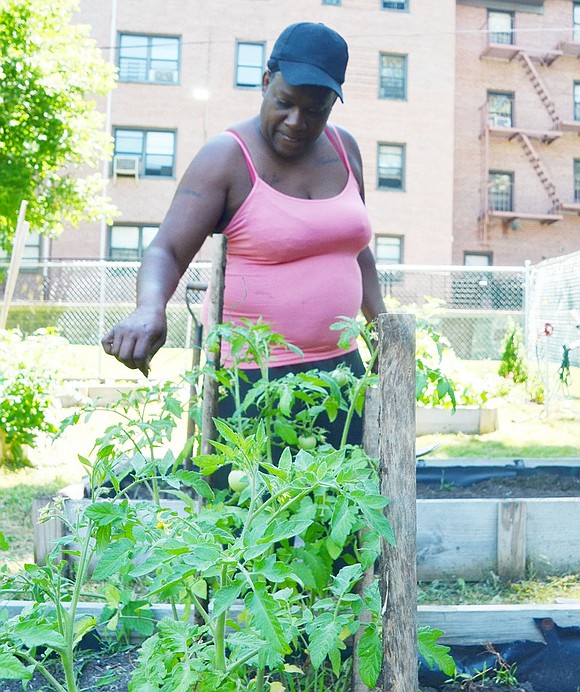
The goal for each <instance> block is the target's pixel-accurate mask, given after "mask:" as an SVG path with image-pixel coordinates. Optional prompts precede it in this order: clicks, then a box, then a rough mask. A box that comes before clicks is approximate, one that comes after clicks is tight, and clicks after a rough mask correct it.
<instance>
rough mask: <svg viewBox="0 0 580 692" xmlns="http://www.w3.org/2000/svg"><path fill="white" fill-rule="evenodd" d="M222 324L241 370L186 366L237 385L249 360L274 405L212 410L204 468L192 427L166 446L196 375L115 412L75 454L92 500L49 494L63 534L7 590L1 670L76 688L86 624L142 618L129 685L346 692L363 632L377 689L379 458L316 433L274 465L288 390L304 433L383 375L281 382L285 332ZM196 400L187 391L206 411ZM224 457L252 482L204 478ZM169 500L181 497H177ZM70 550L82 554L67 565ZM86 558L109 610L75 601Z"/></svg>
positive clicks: (366, 672) (253, 396) (125, 626)
mask: <svg viewBox="0 0 580 692" xmlns="http://www.w3.org/2000/svg"><path fill="white" fill-rule="evenodd" d="M352 328H353V329H355V327H354V326H353V327H352ZM356 329H357V330H359V329H360V328H359V327H356ZM220 330H221V331H220ZM220 330H218V333H221V334H222V335H223V334H224V333H226V332H228V338H229V339H230V343H232V345H233V348H232V353H233V354H234V361H235V362H234V366H233V367H232V368H229V369H228V371H227V372H226V371H218V372H215V371H213V369H212V368H211V366H209V365H208V366H207V368H206V369H205V370H199V371H196V372H193V373H190V374H189V375H188V378H187V379H188V381H189V384H190V385H197V383H198V382H199V381H200V379H201V376H202V374H205V375H209V376H213V377H216V378H217V379H218V381H219V382H221V383H222V385H223V386H227V387H229V388H230V389H231V391H233V393H234V394H236V392H238V393H239V389H238V385H237V384H236V383H235V381H234V380H232V379H231V372H237V373H238V375H239V376H241V373H240V368H239V365H240V361H241V360H242V359H245V358H247V357H256V358H257V359H258V362H259V364H260V366H261V369H262V373H263V375H264V377H263V380H262V381H260V382H259V383H258V384H257V386H256V391H253V390H250V400H251V401H252V402H254V403H256V402H257V403H258V405H259V406H260V407H261V410H262V411H264V412H266V415H265V417H262V416H261V415H260V416H254V418H253V419H251V420H250V416H247V417H246V416H244V415H242V414H243V412H244V407H245V406H246V403H248V404H249V402H246V401H245V399H244V401H243V402H241V401H240V402H239V409H240V415H236V416H234V418H233V419H232V420H231V421H229V422H226V421H222V420H216V421H215V423H216V427H217V430H218V433H219V439H218V440H216V441H214V442H213V446H214V452H213V453H212V454H207V455H200V454H198V455H195V456H194V458H193V462H194V463H195V470H194V469H192V468H191V467H190V466H191V465H190V464H189V461H188V460H189V458H190V456H191V453H192V449H195V448H196V446H197V443H198V440H197V439H195V440H191V441H190V442H188V444H187V445H186V447H185V448H184V449H183V450H182V451H181V452H180V453H179V454H175V453H174V452H173V451H172V449H171V445H170V442H171V439H172V435H173V432H174V430H175V428H176V425H177V421H178V420H179V419H180V418H181V417H182V416H183V414H184V411H185V401H184V397H183V396H182V395H183V393H184V389H187V390H189V389H190V388H184V387H183V383H178V384H169V383H164V384H159V385H151V386H149V387H144V388H141V389H139V390H138V391H137V392H134V393H131V394H126V395H123V396H122V397H121V398H120V399H119V401H118V402H116V404H114V405H113V406H112V407H107V408H110V409H111V411H114V412H115V413H116V414H117V416H118V422H114V423H113V424H112V425H110V426H109V427H108V428H107V429H106V430H105V432H104V433H103V434H102V435H101V436H100V437H99V438H98V439H97V440H96V442H95V446H94V449H93V451H92V453H91V454H90V455H89V457H88V458H84V457H80V461H81V463H82V464H83V466H84V468H85V469H86V471H87V474H88V478H89V484H90V488H91V500H90V502H89V503H88V505H87V506H84V507H83V506H82V505H77V506H76V507H74V509H73V511H72V513H71V511H70V509H69V510H68V511H65V508H64V505H63V503H62V501H60V500H59V499H58V498H57V499H56V500H55V503H54V505H53V507H52V508H51V509H50V510H48V514H47V515H46V517H48V516H54V517H58V518H59V520H60V521H62V522H64V524H65V525H66V527H67V532H68V535H67V536H65V537H64V538H63V539H61V540H60V541H59V543H58V545H56V546H55V548H54V550H53V551H52V553H51V554H50V556H49V558H48V562H47V565H46V566H44V567H40V566H36V565H26V566H25V568H24V571H23V572H22V573H21V574H19V575H16V576H14V577H11V578H8V579H6V580H5V582H4V585H3V588H2V589H0V595H2V596H4V597H6V596H7V594H8V593H10V595H11V596H12V597H15V596H16V597H18V598H25V599H28V600H30V601H31V605H30V606H29V607H28V608H27V609H26V610H25V611H23V612H22V613H21V614H19V615H17V616H16V617H14V618H11V619H10V620H8V621H6V622H4V623H3V625H2V627H0V656H4V657H6V662H7V665H6V666H5V670H6V671H7V674H9V675H12V676H14V677H17V678H19V679H22V680H26V679H27V678H28V677H30V675H31V673H32V671H33V670H34V669H36V670H37V671H39V672H40V673H41V674H42V675H44V677H45V678H46V679H47V681H48V682H49V683H50V685H51V686H52V687H53V688H54V689H56V690H58V691H59V692H63V690H64V689H66V690H67V691H68V692H78V684H77V679H76V671H75V667H74V660H75V649H76V647H77V646H78V643H79V642H80V641H81V640H82V637H83V636H84V635H85V634H86V633H87V632H90V631H95V630H99V631H100V632H101V633H104V634H108V635H109V636H114V635H117V636H119V638H121V639H122V640H123V641H126V640H127V638H128V637H129V635H130V634H131V632H133V631H137V632H138V633H139V634H140V635H141V636H142V637H146V639H145V641H144V642H143V644H142V646H141V649H140V654H139V665H138V667H137V668H136V669H135V671H134V674H133V676H132V680H131V682H130V686H129V690H131V691H135V692H136V691H137V690H138V691H139V692H154V691H156V690H157V691H158V692H161V691H162V690H172V691H173V692H176V691H178V690H182V691H183V692H215V690H218V689H219V690H223V691H225V692H227V691H228V690H231V691H232V692H234V691H237V690H241V689H243V690H247V691H248V692H252V691H255V692H265V690H268V689H270V690H282V689H284V687H285V686H286V689H288V690H298V689H300V690H301V691H303V692H306V690H312V692H314V691H315V690H316V691H318V692H321V691H322V690H324V689H333V690H337V692H338V690H345V689H346V687H345V681H344V678H343V679H341V676H344V675H345V671H346V670H348V664H345V659H348V657H349V655H348V651H347V644H346V640H347V639H349V638H350V637H352V636H354V635H355V634H357V633H360V635H361V636H360V640H359V644H358V649H357V651H356V655H357V656H358V660H359V669H360V676H361V678H362V680H363V681H364V683H365V684H366V685H367V686H369V687H371V688H372V687H374V686H375V684H376V682H377V680H378V677H379V673H380V670H381V666H382V643H381V625H382V618H381V596H380V592H379V587H378V582H377V581H374V582H372V583H371V584H370V585H369V586H367V587H366V589H365V590H364V591H363V590H362V588H361V585H360V582H361V577H362V575H363V572H364V570H366V569H367V568H369V567H371V566H372V565H373V564H374V562H375V560H376V558H377V556H378V554H379V552H380V547H381V543H382V542H383V541H386V542H388V543H391V544H394V536H393V533H392V529H391V526H390V524H389V522H388V520H387V518H386V516H385V514H384V508H385V506H386V504H387V503H388V500H387V499H386V498H384V497H383V496H382V495H381V493H380V488H379V485H378V477H377V471H376V461H375V460H372V459H369V458H368V457H367V455H366V454H365V453H364V451H363V450H362V448H361V447H360V446H349V445H346V444H342V445H340V447H339V448H338V449H334V448H333V447H331V446H330V445H328V444H324V443H323V442H322V440H321V439H319V443H318V444H317V445H315V447H314V449H312V450H306V449H299V448H298V447H297V446H293V445H290V446H285V447H284V450H283V451H282V453H281V455H280V457H279V459H278V460H277V462H276V463H274V461H273V457H272V448H271V439H270V438H271V435H279V438H280V441H281V442H282V443H283V442H284V438H285V436H288V435H290V433H289V428H288V427H287V426H286V425H282V422H283V421H284V420H286V421H287V422H288V421H290V420H291V419H292V416H293V410H292V402H293V400H295V399H296V400H299V401H300V402H301V404H304V407H305V408H306V409H308V408H310V409H312V411H311V413H310V414H309V415H306V416H305V417H304V418H303V419H301V420H300V421H299V422H298V423H297V429H298V430H303V429H304V430H306V429H307V428H308V429H309V430H317V429H318V425H317V416H318V415H320V414H321V413H325V414H330V415H332V414H333V412H334V413H335V412H336V411H337V410H339V409H341V408H342V409H343V410H345V411H346V413H347V420H348V415H349V413H350V412H354V411H355V410H357V407H359V406H360V405H361V404H360V401H361V392H363V390H364V387H365V386H367V385H368V383H370V382H373V381H374V375H372V373H371V372H370V367H371V366H372V362H373V358H374V357H375V356H374V355H373V356H372V357H371V361H370V363H369V372H367V373H366V374H365V376H364V377H363V378H358V379H357V378H354V377H353V376H352V374H349V373H345V372H343V371H342V369H338V371H337V372H336V373H335V374H330V375H329V374H328V373H326V374H324V376H323V375H322V373H318V372H316V371H314V372H311V373H307V377H306V378H305V379H303V380H302V379H300V380H298V381H297V382H285V383H284V384H283V385H282V386H280V385H279V384H278V383H270V382H268V378H267V368H265V367H263V366H264V364H265V363H266V362H267V361H268V359H269V349H270V347H271V345H272V344H276V345H278V344H279V343H280V337H279V336H278V335H272V333H271V331H270V330H269V329H267V328H264V325H256V327H255V328H254V327H252V326H251V325H242V326H241V327H239V328H235V329H233V328H232V327H231V326H230V325H228V326H223V327H221V328H220ZM365 337H366V338H369V337H368V333H366V332H365V335H364V336H363V337H362V338H365ZM365 340H366V339H365ZM370 343H371V339H370V338H369V344H370ZM250 352H251V353H253V354H254V355H253V356H249V355H248V354H249V353H250ZM335 376H336V378H335ZM334 378H335V379H334ZM193 391H194V392H195V391H196V386H194V387H193ZM252 392H253V393H252ZM200 406H201V399H200V398H199V397H197V396H194V397H193V409H194V416H195V417H196V419H197V417H198V415H199V408H200ZM93 410H94V409H93V408H86V409H85V411H84V413H83V415H85V416H89V415H91V414H92V411H93ZM80 415H81V414H79V413H75V414H73V416H71V418H70V419H69V420H68V421H65V424H64V425H65V426H66V425H68V424H74V423H75V422H76V421H78V420H79V417H80ZM198 422H199V421H198ZM276 423H278V425H276ZM280 431H283V432H280ZM317 434H318V433H317ZM186 462H187V463H186ZM224 465H231V466H232V467H233V468H234V469H235V470H237V471H239V472H241V473H242V474H243V475H244V476H245V477H246V478H247V480H248V483H247V485H241V486H240V490H239V491H235V490H231V489H224V490H215V491H214V490H213V489H212V488H211V487H210V485H209V484H208V482H207V480H206V477H207V475H208V474H211V473H213V472H214V471H215V470H216V469H218V468H221V467H222V466H224ZM129 497H135V498H136V499H134V500H131V501H130V500H129ZM200 498H203V500H204V501H203V502H200ZM168 499H178V500H180V501H181V505H180V507H179V508H178V509H176V508H175V506H174V505H170V504H169V503H168ZM46 517H43V518H46ZM63 552H65V553H66V554H68V555H69V556H70V558H72V560H71V562H72V564H73V565H74V569H73V571H72V572H70V569H71V566H70V564H69V563H67V562H65V561H64V560H63ZM91 570H92V576H93V579H97V580H100V581H103V582H104V584H105V588H104V598H105V599H106V604H107V605H106V608H105V610H104V614H103V618H102V621H101V623H98V622H97V621H96V620H95V619H94V618H87V617H86V616H85V617H82V616H80V615H79V613H78V612H77V610H78V609H77V606H78V601H79V598H80V595H81V593H82V592H83V588H84V585H85V584H86V581H87V579H88V577H89V574H90V573H91ZM137 585H138V593H139V595H138V596H137ZM155 601H162V602H166V603H169V604H171V606H172V611H171V616H169V617H166V618H165V619H163V620H161V621H160V622H158V623H157V624H156V626H155V629H154V630H153V626H152V618H151V611H150V605H151V604H152V603H153V602H155ZM193 613H195V614H196V617H192V614H193ZM359 631H360V632H359ZM421 637H422V644H421V646H422V651H423V653H424V656H425V659H426V660H427V661H428V662H429V663H430V664H435V663H443V664H445V665H447V664H448V661H447V659H446V658H445V651H444V650H443V648H442V647H440V646H439V645H437V643H436V639H437V637H436V635H433V634H431V635H427V634H426V633H425V632H424V633H423V634H422V635H421ZM40 640H42V643H43V647H44V648H43V649H42V651H40V650H39V649H38V646H39V642H40ZM50 656H53V657H54V656H56V657H58V659H59V660H60V662H61V666H62V673H63V676H64V678H65V681H66V687H63V686H62V685H60V683H58V682H57V681H56V680H55V679H54V678H53V677H52V674H51V672H50V669H49V667H48V666H47V665H46V664H47V661H48V658H49V657H50ZM19 663H20V664H21V665H18V664H19ZM296 663H298V664H299V665H297V664H296ZM1 670H4V669H1ZM0 675H2V672H0Z"/></svg>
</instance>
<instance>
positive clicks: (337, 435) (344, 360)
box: [212, 351, 365, 489]
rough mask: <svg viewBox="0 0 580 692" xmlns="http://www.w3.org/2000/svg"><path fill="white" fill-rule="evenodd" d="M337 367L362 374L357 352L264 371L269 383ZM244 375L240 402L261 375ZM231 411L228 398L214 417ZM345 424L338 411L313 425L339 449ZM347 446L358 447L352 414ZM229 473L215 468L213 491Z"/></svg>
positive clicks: (359, 439) (355, 419)
mask: <svg viewBox="0 0 580 692" xmlns="http://www.w3.org/2000/svg"><path fill="white" fill-rule="evenodd" d="M339 365H346V366H348V367H349V368H350V369H351V371H352V372H353V374H354V375H356V377H362V375H363V374H364V371H365V367H364V364H363V362H362V359H361V357H360V354H359V352H358V351H351V352H350V353H345V354H344V355H340V356H336V357H335V358H329V359H327V360H319V361H313V362H310V363H297V364H295V365H281V366H276V367H272V368H269V370H268V377H269V379H270V380H275V379H280V378H281V377H284V376H285V375H288V374H290V373H295V374H296V373H301V372H308V371H309V370H322V371H324V372H331V371H332V370H334V369H335V368H336V367H338V366H339ZM244 373H245V374H246V375H247V377H248V380H249V382H244V381H240V393H241V398H242V400H243V398H244V397H245V395H246V393H247V392H248V390H249V389H250V388H251V386H252V385H253V384H254V383H256V382H257V381H258V380H259V379H260V377H261V372H260V370H259V369H258V368H256V369H252V370H244ZM234 408H235V404H234V399H233V397H232V396H230V395H228V396H227V397H225V398H224V399H222V400H221V401H220V402H219V409H218V416H219V417H220V418H231V417H232V416H233V415H234ZM246 415H251V412H247V413H246ZM345 423H346V412H345V411H339V412H338V415H337V416H336V418H335V419H334V420H333V421H332V422H330V421H329V420H328V419H327V418H326V417H325V416H324V415H323V414H321V415H320V417H319V418H318V420H317V424H318V425H320V427H322V428H324V429H325V430H326V431H327V435H326V441H327V442H328V443H329V444H331V445H332V446H333V447H335V448H336V449H338V447H339V446H340V441H341V439H342V433H343V430H344V426H345ZM347 443H348V444H353V445H360V444H362V418H361V417H360V416H359V415H357V414H356V413H355V415H354V416H353V418H352V421H351V424H350V428H349V433H348V439H347ZM229 470H230V468H229V465H228V466H224V467H222V468H221V469H218V470H217V471H216V473H214V474H213V475H212V485H213V487H214V488H216V489H218V488H225V487H226V486H227V476H228V473H229Z"/></svg>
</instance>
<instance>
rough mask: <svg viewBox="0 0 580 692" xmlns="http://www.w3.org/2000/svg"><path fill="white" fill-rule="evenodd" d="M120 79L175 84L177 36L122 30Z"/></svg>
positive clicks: (177, 67) (176, 79)
mask: <svg viewBox="0 0 580 692" xmlns="http://www.w3.org/2000/svg"><path fill="white" fill-rule="evenodd" d="M119 79H120V80H121V81H123V82H155V83H158V84H176V83H177V81H178V79H179V39H178V38H172V37H169V36H138V35H135V34H121V36H120V37H119Z"/></svg>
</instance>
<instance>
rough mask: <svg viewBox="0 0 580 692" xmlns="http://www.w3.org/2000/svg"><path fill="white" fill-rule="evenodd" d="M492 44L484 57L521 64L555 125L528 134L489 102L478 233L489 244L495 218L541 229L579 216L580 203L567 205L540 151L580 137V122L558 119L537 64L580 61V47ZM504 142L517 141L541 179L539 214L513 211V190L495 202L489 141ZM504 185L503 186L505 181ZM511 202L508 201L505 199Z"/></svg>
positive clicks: (484, 128) (485, 117) (484, 118)
mask: <svg viewBox="0 0 580 692" xmlns="http://www.w3.org/2000/svg"><path fill="white" fill-rule="evenodd" d="M489 38H490V41H489V42H488V43H487V45H486V47H485V48H484V50H483V52H482V54H481V56H480V58H481V59H491V60H502V61H508V62H512V61H517V62H518V63H519V64H520V65H521V66H522V69H523V70H524V72H525V74H526V75H527V77H528V79H529V80H530V82H531V84H532V86H533V88H534V90H535V92H536V94H537V95H538V98H539V99H540V102H541V103H542V105H543V107H544V108H545V110H546V111H547V113H548V115H549V116H550V119H551V121H552V127H551V129H548V130H545V131H544V130H530V129H524V128H522V127H518V126H517V125H516V124H515V123H514V122H513V118H512V116H511V113H510V114H509V115H508V116H506V117H503V116H497V114H493V113H491V112H490V108H489V103H487V102H486V104H485V105H484V107H483V108H482V130H481V142H482V180H483V181H484V184H482V186H481V189H482V200H481V213H480V217H479V218H480V232H481V237H482V240H484V241H485V240H487V237H488V229H489V224H490V221H491V220H492V219H494V218H498V219H501V220H502V222H503V223H504V225H505V227H506V228H507V227H508V225H511V227H512V228H514V229H515V228H519V227H520V226H521V222H522V221H524V220H531V221H538V222H540V223H542V224H552V223H555V222H557V221H561V220H562V219H563V218H564V216H563V213H564V212H575V213H580V203H579V202H576V201H575V202H564V201H563V200H562V197H561V195H560V194H559V192H558V190H557V186H556V184H555V183H554V181H553V180H552V178H551V175H550V173H549V171H548V169H547V167H546V166H545V164H544V162H543V161H542V157H541V155H540V153H539V150H540V149H541V148H543V147H544V146H546V145H549V144H551V143H552V142H554V141H555V140H557V139H559V138H560V137H562V136H563V134H564V132H576V133H578V134H580V120H574V121H563V120H562V119H561V118H560V115H559V113H558V109H557V107H556V104H555V102H554V99H553V98H552V96H551V95H550V92H549V90H548V88H547V86H546V84H545V83H544V81H543V79H542V77H541V76H540V73H539V71H538V69H537V67H536V65H539V66H542V67H549V66H550V65H551V64H552V63H553V62H554V61H555V60H557V59H558V58H559V57H561V56H562V55H572V56H575V57H580V43H577V42H575V41H567V42H562V43H560V44H559V45H558V47H557V48H556V49H554V50H548V51H532V50H529V49H526V48H523V47H521V46H517V45H515V44H513V43H511V39H512V38H513V34H512V35H510V36H509V39H506V37H505V35H504V36H500V37H499V40H498V41H497V42H494V40H493V39H494V36H493V33H490V34H489ZM492 138H493V139H505V140H507V141H517V142H519V144H520V145H521V147H522V148H523V151H524V153H525V155H526V158H527V160H528V161H529V163H530V165H531V167H532V169H533V170H534V172H535V174H536V175H537V177H538V179H539V180H540V182H541V184H542V186H543V188H544V190H545V192H546V196H547V202H546V207H545V209H543V210H541V211H537V210H531V209H525V208H524V209H517V210H516V209H515V205H514V204H513V202H512V197H511V194H512V191H511V189H510V190H509V201H508V202H507V203H504V204H502V203H501V199H502V198H501V195H500V197H499V199H500V203H499V204H498V203H496V202H497V199H498V197H497V196H495V197H494V194H493V192H494V191H493V189H492V187H491V183H490V180H489V170H490V166H489V163H490V141H491V139H492ZM504 185H505V182H504ZM506 199H507V197H506Z"/></svg>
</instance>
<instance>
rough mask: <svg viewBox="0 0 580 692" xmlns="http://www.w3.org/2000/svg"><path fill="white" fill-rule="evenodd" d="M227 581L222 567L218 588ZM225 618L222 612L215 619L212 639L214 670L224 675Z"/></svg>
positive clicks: (224, 569)
mask: <svg viewBox="0 0 580 692" xmlns="http://www.w3.org/2000/svg"><path fill="white" fill-rule="evenodd" d="M226 580H227V568H226V566H225V565H224V566H223V567H222V573H221V580H220V582H221V583H220V586H221V588H223V587H224V586H225V583H226ZM226 616H227V613H226V612H223V613H221V615H219V617H218V618H217V622H216V626H215V630H214V637H215V667H216V670H218V671H220V672H223V673H225V672H226V671H227V668H226Z"/></svg>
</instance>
